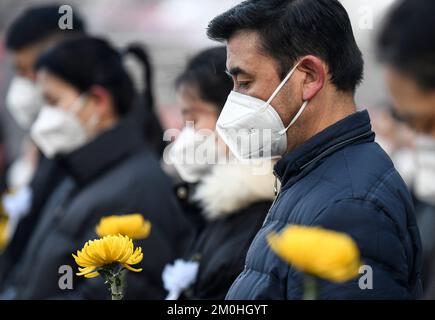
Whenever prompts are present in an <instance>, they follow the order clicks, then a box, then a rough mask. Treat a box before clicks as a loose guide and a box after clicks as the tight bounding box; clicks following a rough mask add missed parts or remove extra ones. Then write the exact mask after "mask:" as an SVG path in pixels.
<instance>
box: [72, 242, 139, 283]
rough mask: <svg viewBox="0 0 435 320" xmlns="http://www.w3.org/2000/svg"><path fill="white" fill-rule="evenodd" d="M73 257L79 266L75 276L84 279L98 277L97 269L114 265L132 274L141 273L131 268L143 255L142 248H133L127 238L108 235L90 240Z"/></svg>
mask: <svg viewBox="0 0 435 320" xmlns="http://www.w3.org/2000/svg"><path fill="white" fill-rule="evenodd" d="M73 257H74V259H75V261H76V263H77V264H78V265H79V271H80V272H79V273H77V275H78V276H85V277H86V278H94V277H97V276H99V275H100V273H99V271H98V270H99V269H101V268H104V267H105V266H108V265H112V264H116V263H118V264H120V265H121V266H123V267H124V268H126V269H128V270H131V271H134V272H140V271H142V269H135V268H133V267H131V265H135V264H138V263H139V262H141V261H142V258H143V253H142V248H140V247H138V248H136V249H135V248H134V246H133V241H132V240H131V239H130V238H129V237H128V236H122V235H110V236H105V237H104V238H102V239H98V240H90V241H88V242H86V244H85V246H84V247H83V249H82V250H81V251H77V255H74V254H73Z"/></svg>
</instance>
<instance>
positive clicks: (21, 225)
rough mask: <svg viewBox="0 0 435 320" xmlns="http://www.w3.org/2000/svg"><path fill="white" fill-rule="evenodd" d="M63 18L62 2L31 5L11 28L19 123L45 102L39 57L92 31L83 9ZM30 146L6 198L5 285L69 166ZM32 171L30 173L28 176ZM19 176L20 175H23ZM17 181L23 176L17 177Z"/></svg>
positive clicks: (0, 264) (10, 99)
mask: <svg viewBox="0 0 435 320" xmlns="http://www.w3.org/2000/svg"><path fill="white" fill-rule="evenodd" d="M60 17H61V15H60V14H59V5H47V6H38V7H31V8H29V9H27V10H26V11H24V12H23V13H21V14H20V15H19V16H18V17H17V18H16V19H15V20H14V21H13V22H12V24H11V25H10V26H9V28H8V29H7V32H6V39H5V46H6V49H7V50H8V53H9V54H10V55H11V58H12V61H13V66H14V71H15V77H14V79H13V80H12V83H11V86H10V88H9V91H8V94H7V98H6V102H7V103H6V105H7V107H8V110H9V112H10V113H11V115H12V116H13V118H14V119H15V120H16V122H17V123H18V124H19V126H20V127H21V128H22V129H23V130H26V131H28V130H29V129H30V127H31V125H32V124H33V122H34V121H35V119H36V117H37V116H38V113H39V110H40V109H41V107H42V103H43V102H42V96H41V93H40V91H39V90H38V89H37V86H36V83H35V81H36V71H35V68H34V63H35V61H36V59H37V58H38V56H39V55H41V54H42V53H43V52H44V51H45V50H47V49H48V48H50V47H52V46H53V45H55V44H56V43H59V42H61V41H62V40H64V39H68V38H72V37H75V36H78V35H82V34H84V33H85V32H86V28H85V24H84V22H83V20H82V18H81V16H80V15H79V13H78V12H77V11H74V15H73V17H72V23H73V26H74V28H73V29H72V30H70V29H65V30H62V29H60V28H59V18H60ZM26 133H27V132H26ZM26 141H27V140H26ZM25 147H26V150H25V154H24V155H22V156H20V157H19V159H17V160H15V162H14V163H12V164H11V165H10V166H9V172H8V173H9V174H8V175H9V177H10V179H9V181H8V182H9V183H8V186H7V187H8V188H9V189H13V191H14V194H13V195H12V196H10V195H6V196H5V197H6V199H7V200H6V203H3V205H4V207H5V208H6V209H9V208H11V210H9V212H6V214H8V215H9V226H8V227H9V228H8V229H9V230H8V238H9V239H8V244H7V247H6V250H5V252H3V254H2V255H0V287H1V285H2V284H3V281H4V280H5V279H6V277H7V276H8V274H9V270H10V269H11V268H12V267H13V266H14V265H15V264H16V263H17V262H18V260H19V259H20V257H21V254H22V252H23V251H24V249H25V247H26V245H27V243H28V240H29V238H30V235H31V234H32V232H33V229H34V226H35V225H36V224H37V222H38V220H39V218H40V213H41V211H42V207H43V206H44V205H45V203H46V201H47V199H48V197H49V196H50V195H51V193H52V192H53V190H54V189H55V188H56V187H57V186H58V184H59V183H60V181H61V180H62V179H63V178H64V172H63V169H62V168H60V167H59V166H58V165H57V164H56V163H55V162H54V161H53V160H51V159H48V158H47V157H45V156H44V155H43V154H42V153H41V152H40V151H39V150H36V148H35V146H34V145H33V144H26V145H25ZM29 153H30V154H31V155H32V156H29ZM33 155H35V157H33ZM29 158H30V159H33V158H34V159H33V162H34V163H31V161H29V160H27V159H29ZM22 164H25V166H24V167H23V166H22ZM26 172H28V173H29V175H28V176H26V177H23V175H26ZM15 175H19V176H20V177H19V179H17V178H16V177H15ZM16 180H19V181H17V182H15V181H16ZM23 195H24V197H23ZM26 195H27V196H26ZM4 202H5V201H4ZM17 209H18V210H17ZM6 211H8V210H6ZM13 226H16V227H13ZM12 229H13V230H12Z"/></svg>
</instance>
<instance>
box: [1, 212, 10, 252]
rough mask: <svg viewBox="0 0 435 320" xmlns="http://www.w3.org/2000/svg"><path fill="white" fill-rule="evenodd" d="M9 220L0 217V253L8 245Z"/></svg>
mask: <svg viewBox="0 0 435 320" xmlns="http://www.w3.org/2000/svg"><path fill="white" fill-rule="evenodd" d="M8 220H9V219H8V218H7V217H5V216H1V215H0V253H1V252H2V251H3V249H5V248H6V245H7V243H8V240H9V239H8V238H9V237H8Z"/></svg>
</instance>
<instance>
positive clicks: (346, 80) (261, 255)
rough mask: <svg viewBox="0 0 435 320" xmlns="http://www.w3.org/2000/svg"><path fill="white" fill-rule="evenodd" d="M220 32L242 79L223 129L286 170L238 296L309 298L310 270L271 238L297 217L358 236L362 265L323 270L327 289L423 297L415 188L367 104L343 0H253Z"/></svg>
mask: <svg viewBox="0 0 435 320" xmlns="http://www.w3.org/2000/svg"><path fill="white" fill-rule="evenodd" d="M208 36H209V37H210V38H211V39H214V40H219V41H225V42H226V44H227V51H228V57H227V68H228V72H229V73H230V74H231V76H232V79H233V82H234V89H233V92H231V94H230V95H229V96H228V99H227V103H226V104H225V106H224V108H223V110H222V112H221V115H220V117H219V119H218V121H217V131H218V132H219V134H220V136H221V137H222V139H223V140H225V142H226V143H227V144H228V146H229V147H230V149H231V151H232V152H233V153H234V154H236V155H238V156H239V157H240V158H242V159H252V158H255V159H258V158H277V159H279V161H278V162H277V164H276V165H275V167H274V172H275V174H276V176H277V177H278V179H279V180H280V181H281V188H280V191H279V194H278V195H277V198H276V200H275V201H274V204H273V206H272V207H271V209H270V211H269V213H268V215H267V217H266V219H265V222H264V224H263V225H262V227H261V229H260V230H259V232H258V233H257V235H256V236H255V238H254V240H253V242H252V244H251V247H250V248H249V250H248V253H247V255H246V263H245V267H244V270H243V271H242V273H241V274H240V275H239V276H238V278H237V279H236V281H235V282H234V283H233V285H232V286H231V288H230V290H229V292H228V294H227V296H226V299H229V300H244V299H248V300H251V299H252V300H255V299H276V300H280V299H281V300H286V299H289V300H293V299H295V300H297V299H302V298H303V293H304V281H303V279H304V274H303V273H302V272H300V270H298V269H297V268H295V266H293V265H289V264H288V263H287V262H285V261H284V260H282V259H280V258H279V257H278V256H277V255H276V254H274V252H273V251H272V249H271V248H270V246H269V245H268V242H267V237H268V235H270V234H272V233H275V232H281V231H282V230H283V229H284V228H286V227H287V226H289V225H301V226H308V227H321V228H325V229H329V230H334V231H338V232H341V233H345V234H347V235H349V236H350V237H351V238H353V240H354V241H355V243H356V244H357V246H358V249H359V252H360V256H361V259H362V261H363V264H364V265H365V267H364V268H361V269H360V272H361V276H357V277H355V278H354V279H351V280H349V281H346V282H343V283H335V282H331V281H327V280H325V279H321V280H320V281H319V295H318V298H319V299H416V298H419V297H421V294H422V284H421V254H422V249H421V240H420V235H419V230H418V227H417V224H416V217H415V212H414V207H413V203H412V197H411V195H410V193H409V190H408V188H407V186H406V185H405V183H404V181H403V179H402V178H401V177H400V175H399V173H398V172H397V171H396V169H395V168H394V165H393V163H392V161H391V159H390V158H389V157H388V155H387V154H386V153H385V151H383V150H382V148H381V147H380V146H379V145H378V144H377V143H375V142H374V138H375V134H374V133H373V131H372V130H371V123H370V117H369V114H368V112H367V111H366V110H364V111H358V109H357V106H356V103H355V99H354V95H355V92H356V88H357V86H358V84H359V83H360V81H361V80H362V77H363V59H362V54H361V51H360V50H359V48H358V46H357V44H356V41H355V38H354V35H353V31H352V26H351V22H350V19H349V16H348V14H347V12H346V10H345V8H344V7H343V6H342V4H341V3H340V2H339V1H338V0H247V1H244V2H242V3H241V4H239V5H237V6H235V7H233V8H231V9H230V10H228V11H227V12H224V13H223V14H221V15H219V16H217V17H216V18H214V19H213V20H212V21H211V22H210V24H209V27H208ZM262 136H263V137H264V136H266V137H268V139H261V138H262ZM246 141H251V142H252V141H254V142H256V143H251V144H249V145H246V144H245V142H246ZM362 276H365V277H363V278H362ZM367 279H369V281H370V282H371V284H372V285H365V283H364V281H366V282H367Z"/></svg>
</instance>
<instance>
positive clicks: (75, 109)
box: [70, 93, 88, 115]
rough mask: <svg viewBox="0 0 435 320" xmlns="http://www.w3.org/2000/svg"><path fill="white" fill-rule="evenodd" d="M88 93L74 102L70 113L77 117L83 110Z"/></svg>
mask: <svg viewBox="0 0 435 320" xmlns="http://www.w3.org/2000/svg"><path fill="white" fill-rule="evenodd" d="M87 96H88V95H87V94H86V93H82V94H81V95H80V96H79V97H78V98H77V100H76V101H74V102H73V104H72V105H71V107H70V112H71V113H72V114H74V115H77V113H78V112H79V111H80V109H81V108H83V106H84V104H85V99H86V98H87Z"/></svg>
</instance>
